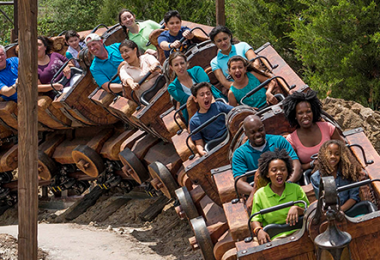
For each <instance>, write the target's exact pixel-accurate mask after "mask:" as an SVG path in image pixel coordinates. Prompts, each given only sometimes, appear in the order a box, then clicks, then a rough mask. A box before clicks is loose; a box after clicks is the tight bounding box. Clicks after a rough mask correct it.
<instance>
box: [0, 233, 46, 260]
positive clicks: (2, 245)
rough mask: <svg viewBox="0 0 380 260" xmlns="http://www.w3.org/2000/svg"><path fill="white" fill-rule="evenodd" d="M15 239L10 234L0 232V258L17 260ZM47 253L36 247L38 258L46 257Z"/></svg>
mask: <svg viewBox="0 0 380 260" xmlns="http://www.w3.org/2000/svg"><path fill="white" fill-rule="evenodd" d="M17 254H18V244H17V239H15V238H14V237H12V236H10V235H6V234H0V259H1V260H17V259H18V256H17ZM47 255H48V254H47V253H46V252H44V251H42V250H41V249H38V256H37V259H38V260H44V259H46V256H47Z"/></svg>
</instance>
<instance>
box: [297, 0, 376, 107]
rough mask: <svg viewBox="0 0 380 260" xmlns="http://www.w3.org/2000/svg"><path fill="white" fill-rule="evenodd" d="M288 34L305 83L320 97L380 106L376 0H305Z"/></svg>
mask: <svg viewBox="0 0 380 260" xmlns="http://www.w3.org/2000/svg"><path fill="white" fill-rule="evenodd" d="M302 2H303V4H305V5H307V6H308V8H307V9H305V10H304V11H303V12H302V13H301V17H302V19H297V20H294V24H293V27H294V31H293V32H291V33H290V36H291V37H292V38H293V39H294V43H295V45H296V49H295V53H296V55H297V58H298V59H299V60H300V61H302V63H303V65H304V67H305V74H304V75H305V76H306V78H305V79H304V80H305V81H307V82H309V85H310V86H311V87H312V88H314V89H317V90H319V91H320V93H321V94H322V95H326V94H329V93H331V96H334V97H340V98H344V99H350V100H355V101H358V102H360V103H362V104H364V105H371V106H372V107H373V108H376V109H378V108H379V104H380V93H379V92H380V82H379V76H380V71H379V64H380V55H379V54H380V34H379V32H378V31H379V28H380V12H379V7H378V5H377V4H376V2H375V1H370V0H358V1H355V4H353V3H352V1H347V0H317V1H315V0H302Z"/></svg>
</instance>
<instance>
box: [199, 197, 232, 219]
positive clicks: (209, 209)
mask: <svg viewBox="0 0 380 260" xmlns="http://www.w3.org/2000/svg"><path fill="white" fill-rule="evenodd" d="M199 205H200V207H201V209H202V211H203V216H204V218H205V221H206V224H207V226H210V225H213V224H215V223H218V222H223V223H225V222H226V217H225V215H224V211H223V209H222V208H221V207H219V206H218V205H217V204H215V203H214V202H213V201H212V200H211V199H210V198H209V197H208V196H204V197H203V198H202V199H201V200H200V201H199Z"/></svg>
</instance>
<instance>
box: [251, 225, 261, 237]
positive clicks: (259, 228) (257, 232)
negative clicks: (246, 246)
mask: <svg viewBox="0 0 380 260" xmlns="http://www.w3.org/2000/svg"><path fill="white" fill-rule="evenodd" d="M262 229H263V228H262V227H255V229H254V230H253V233H254V234H255V236H257V235H258V234H259V231H260V230H262Z"/></svg>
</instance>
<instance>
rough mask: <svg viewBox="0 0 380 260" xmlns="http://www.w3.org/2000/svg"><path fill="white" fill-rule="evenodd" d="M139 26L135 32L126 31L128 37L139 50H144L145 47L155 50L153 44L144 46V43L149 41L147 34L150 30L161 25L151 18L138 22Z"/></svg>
mask: <svg viewBox="0 0 380 260" xmlns="http://www.w3.org/2000/svg"><path fill="white" fill-rule="evenodd" d="M138 24H139V27H140V31H139V32H138V33H136V34H134V33H131V32H128V37H129V39H130V40H131V41H134V42H135V43H136V44H137V46H139V48H140V49H141V50H144V51H146V50H147V49H152V50H156V47H154V45H152V44H151V45H149V46H148V47H147V46H146V43H147V42H148V41H149V35H150V33H151V32H152V31H154V30H156V29H159V28H161V25H159V24H158V23H156V22H154V21H152V20H147V21H144V22H140V23H138Z"/></svg>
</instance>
